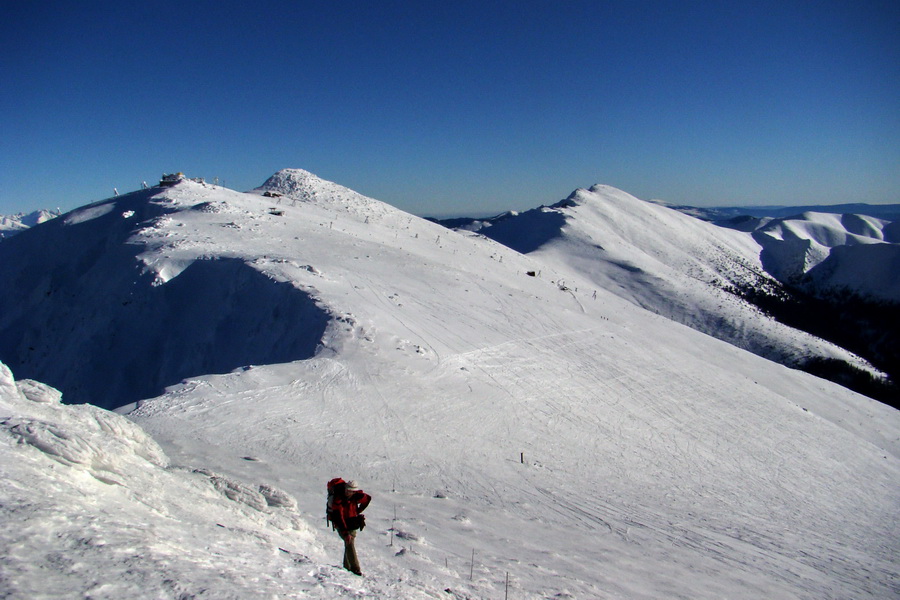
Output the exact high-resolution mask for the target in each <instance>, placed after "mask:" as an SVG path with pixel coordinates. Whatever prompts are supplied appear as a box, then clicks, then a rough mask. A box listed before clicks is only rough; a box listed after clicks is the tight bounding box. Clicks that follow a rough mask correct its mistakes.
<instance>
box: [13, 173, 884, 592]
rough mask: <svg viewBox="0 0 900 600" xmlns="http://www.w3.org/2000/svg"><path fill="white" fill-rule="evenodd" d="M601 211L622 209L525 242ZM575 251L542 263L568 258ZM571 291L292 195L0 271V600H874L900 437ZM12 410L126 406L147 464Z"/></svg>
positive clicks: (805, 385) (235, 203)
mask: <svg viewBox="0 0 900 600" xmlns="http://www.w3.org/2000/svg"><path fill="white" fill-rule="evenodd" d="M598 193H603V194H606V195H612V196H614V197H618V196H619V194H620V193H618V192H615V193H614V192H613V191H611V190H600V191H594V192H589V193H588V194H582V196H583V197H578V198H574V199H573V202H572V203H571V204H572V206H569V207H558V209H554V210H556V216H554V217H552V218H554V219H556V220H557V221H558V220H560V219H562V220H565V218H566V216H567V214H571V213H573V212H574V213H584V214H587V213H589V212H591V211H596V210H598V209H597V207H596V206H594V205H593V204H594V203H593V200H594V198H592V197H591V195H592V194H598ZM279 194H280V195H279ZM619 199H620V200H622V199H621V198H619ZM622 202H623V203H624V205H625V206H630V201H629V200H628V199H627V198H625V199H623V200H622ZM619 210H625V209H624V208H622V209H619ZM566 211H568V212H566ZM523 215H524V213H523ZM661 215H662V213H660V214H654V213H647V214H645V215H643V217H642V218H644V219H646V220H652V219H654V218H659V219H662V221H661V222H660V223H656V224H655V225H654V227H656V226H659V227H663V226H665V227H667V228H668V229H664V231H668V232H669V234H670V235H672V236H676V235H679V236H681V237H679V238H678V240H677V241H674V238H673V241H672V242H671V244H670V245H669V246H667V247H666V249H667V251H671V252H675V251H677V250H681V252H680V253H678V254H677V255H676V257H677V260H678V261H679V264H680V265H682V266H683V268H686V269H688V270H689V271H690V272H695V273H696V275H697V277H696V279H698V280H701V281H707V282H708V281H709V280H716V281H719V282H721V283H722V284H723V285H727V284H728V283H731V284H734V283H736V282H739V281H743V279H740V277H743V276H746V277H747V278H748V280H753V279H755V278H759V277H761V276H762V275H760V273H761V270H758V269H757V266H758V265H757V264H754V263H753V262H752V261H751V260H750V257H748V256H744V255H743V254H742V252H743V251H744V248H743V246H742V245H741V244H742V243H743V242H738V241H733V240H739V239H742V238H739V237H738V232H725V231H724V230H723V232H722V233H721V236H722V237H717V236H713V237H702V238H701V237H698V238H693V239H692V238H691V236H692V235H693V233H689V232H685V231H682V228H683V227H687V226H686V225H684V224H681V222H680V221H673V222H669V223H668V225H665V223H666V222H667V219H664V218H663V217H662V216H661ZM535 216H537V215H535ZM571 220H572V221H573V222H574V221H584V222H585V223H586V222H588V220H587V219H571ZM635 222H637V219H636V220H635ZM649 223H651V221H648V224H649ZM556 224H557V225H558V223H556ZM578 227H579V228H581V229H578V230H577V231H575V230H574V229H572V230H571V231H570V230H566V229H565V228H563V229H562V230H560V228H559V227H557V228H556V232H557V233H556V234H555V235H556V238H554V239H555V240H557V242H559V243H562V244H565V243H569V241H567V240H566V239H565V238H566V237H571V238H572V239H574V237H573V236H574V235H576V234H577V235H578V236H581V238H582V239H581V240H580V241H584V240H586V239H588V238H586V237H585V236H589V235H592V234H593V233H595V231H594V230H589V229H586V228H585V227H586V226H585V225H584V224H583V223H582V224H579V225H578ZM524 230H525V231H528V232H529V233H531V234H534V233H535V232H534V230H532V229H531V228H524ZM548 231H549V232H552V231H553V229H552V228H551V227H548ZM560 232H561V233H560ZM544 233H547V232H544ZM685 233H687V237H685V236H684V235H682V234H685ZM629 235H630V236H632V240H631V241H633V242H634V244H635V247H637V241H638V238H639V237H640V235H642V234H641V233H640V232H637V231H631V232H629ZM544 237H545V238H546V237H547V236H546V235H545V236H544ZM538 239H540V238H539V237H538V236H536V235H535V237H534V240H535V241H537V240H538ZM623 239H625V238H623ZM666 239H668V238H666ZM626 241H627V240H626ZM726 242H727V243H726ZM544 246H546V244H544ZM685 249H688V251H683V250H685ZM548 250H549V249H548ZM597 251H598V252H600V249H597ZM603 252H605V253H606V255H608V256H614V255H615V253H616V252H622V253H625V246H624V245H622V246H616V245H614V244H610V243H607V244H606V245H604V246H603ZM707 252H710V253H712V254H711V255H710V256H711V257H715V259H712V258H711V259H709V260H707V259H704V260H703V261H700V262H699V263H696V262H692V257H693V256H695V255H697V254H699V253H707ZM735 257H738V258H739V259H737V258H735ZM620 258H621V261H620V262H621V263H622V264H621V265H620V267H619V268H621V269H623V270H625V271H626V272H627V271H629V269H631V270H632V271H631V272H636V271H634V269H643V270H647V271H648V272H649V268H650V267H651V266H653V268H654V269H657V268H658V267H656V266H655V265H654V263H653V262H652V261H653V260H654V257H653V256H652V255H648V256H631V257H629V256H625V255H624V254H623V255H622V256H621V257H620ZM717 261H723V263H722V264H723V265H724V266H723V267H722V268H721V269H719V268H715V265H717V264H718V262H717ZM745 261H749V262H745ZM577 266H578V265H577V264H575V265H573V264H571V263H569V262H564V261H557V260H556V259H555V258H553V256H552V254H551V252H549V251H548V252H545V253H541V252H532V253H531V254H527V255H526V254H522V253H519V252H516V251H514V250H512V249H510V248H508V247H506V246H503V245H501V244H498V243H496V242H493V241H491V240H489V239H486V238H485V237H484V236H482V235H478V234H474V233H471V232H454V231H450V230H447V229H446V228H444V227H441V226H439V225H437V224H434V223H431V222H429V221H426V220H423V219H419V218H417V217H414V216H412V215H409V214H406V213H403V212H401V211H399V210H396V209H394V208H392V207H390V206H389V205H386V204H384V203H381V202H378V201H376V200H373V199H369V198H364V197H362V196H359V195H358V194H355V193H354V192H352V191H350V190H347V189H346V188H342V187H341V186H337V185H336V184H332V183H330V182H324V181H322V180H319V179H318V178H316V177H315V176H313V175H311V174H309V173H306V172H304V171H298V170H293V171H285V172H281V173H279V174H277V175H276V176H275V177H273V178H272V179H270V180H269V181H268V182H267V183H266V184H265V185H264V186H263V187H261V188H259V189H257V190H255V191H253V192H250V193H238V192H233V191H230V190H226V189H223V188H218V187H215V186H209V185H205V184H201V183H196V182H192V181H183V182H180V183H178V184H177V185H175V186H174V187H172V188H169V189H159V188H157V189H152V190H146V191H141V192H135V193H133V194H128V195H123V196H119V197H117V198H112V199H109V200H105V201H102V202H98V203H96V204H93V205H90V206H87V207H83V208H81V209H78V210H76V211H72V212H71V213H68V214H66V215H63V216H62V217H61V218H59V219H55V220H54V221H51V222H49V223H45V224H43V225H41V226H39V227H35V228H33V229H31V230H29V231H27V232H24V233H23V234H21V235H18V236H16V237H14V238H12V239H10V240H6V241H4V242H3V244H0V281H3V282H4V287H3V289H2V291H0V303H2V304H0V359H2V360H3V362H5V363H6V364H7V365H9V366H10V367H12V372H13V373H14V374H15V376H16V377H18V378H20V381H18V382H17V383H13V382H12V378H11V376H10V375H9V373H8V371H6V370H3V371H2V372H0V375H2V376H0V380H2V381H0V398H2V400H0V411H2V413H0V452H2V453H3V458H2V461H0V465H2V467H0V468H2V469H3V479H2V483H0V494H2V496H0V522H2V524H3V527H2V528H0V530H2V531H3V533H2V534H0V544H2V548H0V553H2V554H3V555H4V556H5V557H6V558H5V559H4V561H3V563H2V565H0V569H2V576H3V580H4V582H5V585H6V587H7V588H8V589H9V590H10V591H9V593H8V597H11V598H26V597H27V598H33V597H42V596H43V597H53V596H54V595H60V592H62V593H64V594H68V595H73V596H91V597H98V598H103V597H123V596H130V597H179V596H181V597H190V596H195V597H203V596H204V595H205V596H208V597H216V598H243V597H247V596H248V595H251V594H256V595H260V596H265V597H285V598H287V597H294V596H297V595H302V596H304V597H310V598H334V597H348V598H349V597H353V598H382V599H400V598H404V599H405V598H437V597H441V598H445V597H446V598H489V597H499V596H500V595H501V594H503V593H504V591H505V587H506V582H507V580H508V582H509V584H508V585H509V597H510V598H603V597H607V598H660V597H683V598H687V597H689V598H701V599H702V598H721V597H731V598H759V597H770V598H823V597H825V598H827V597H831V598H838V597H856V598H865V597H871V598H881V597H889V596H891V595H896V594H897V593H898V591H900V590H898V587H897V581H898V576H900V563H898V560H897V556H898V553H897V542H896V540H897V539H900V525H898V522H897V519H896V515H897V514H898V512H897V509H898V508H900V490H898V487H897V486H896V482H897V481H898V479H900V417H898V414H900V413H898V412H897V411H896V410H894V409H891V408H889V407H887V406H885V405H883V404H880V403H877V402H875V401H872V400H870V399H868V398H866V397H863V396H860V395H858V394H855V393H853V392H851V391H849V390H847V389H845V388H842V387H840V386H837V385H835V384H832V383H829V382H827V381H824V380H822V379H819V378H816V377H813V376H811V375H808V374H805V373H802V372H799V371H796V370H791V369H787V368H785V367H783V366H781V365H778V364H776V363H773V362H771V361H768V360H765V359H763V358H760V357H759V356H756V355H754V354H751V353H749V352H746V351H744V350H742V349H740V348H737V347H735V346H734V345H731V344H728V343H724V342H722V341H720V340H717V339H714V338H713V337H710V336H708V335H704V334H702V333H700V332H697V331H695V330H694V329H691V328H688V327H685V326H683V325H681V324H679V323H675V322H673V321H672V320H670V319H667V318H664V317H663V316H660V315H657V314H655V313H653V312H651V311H647V310H645V309H643V308H640V307H639V306H636V305H635V304H634V303H633V302H631V301H628V300H625V299H623V298H621V297H620V296H619V295H618V294H619V292H616V293H614V292H613V291H611V290H609V289H607V288H608V287H610V286H614V285H616V282H617V280H616V278H615V274H614V272H613V271H610V272H608V273H606V274H605V275H604V277H606V279H605V280H600V279H595V278H594V277H595V276H596V277H599V276H600V275H599V274H595V273H591V272H588V271H583V272H579V269H577V268H575V267H577ZM738 267H740V268H738ZM674 280H675V277H674V276H672V281H673V282H672V283H671V285H672V286H675V285H676V282H675V281H674ZM622 281H625V280H622ZM601 283H602V284H603V285H601ZM691 285H693V284H691ZM691 285H684V286H683V288H681V289H683V290H684V291H683V292H682V293H685V294H687V293H694V292H693V291H692V290H693V288H692V287H691ZM663 289H665V288H663ZM629 293H631V294H633V295H634V296H638V295H640V294H641V293H643V292H642V291H640V290H632V291H631V292H629ZM741 310H743V309H741ZM785 339H787V338H785ZM804 339H806V338H804ZM809 344H810V348H815V349H819V350H817V351H822V352H836V353H841V352H842V351H840V350H839V349H835V348H832V347H830V346H828V345H821V344H820V343H819V342H816V341H810V342H809ZM842 356H844V358H846V359H847V360H855V359H853V357H851V356H849V355H848V354H846V353H845V354H843V355H842ZM860 364H862V363H860ZM3 373H5V374H3ZM217 373H218V374H217ZM29 379H38V380H45V381H47V382H48V383H52V384H53V385H55V386H58V387H59V388H61V389H62V391H63V397H64V398H67V399H68V400H72V398H69V395H70V394H71V395H74V396H75V397H76V398H75V399H80V400H93V401H96V402H98V403H101V401H102V403H104V404H106V405H107V406H113V405H116V404H119V403H120V402H123V401H135V404H134V405H132V406H129V407H123V408H121V409H120V412H122V413H127V414H128V416H129V418H130V419H131V421H133V422H135V423H137V424H138V425H140V427H141V428H142V430H143V431H145V432H147V433H149V434H150V435H152V437H153V440H155V443H153V442H151V441H150V440H148V439H147V438H146V437H144V436H143V434H142V433H141V430H138V429H136V428H132V427H130V426H129V425H125V424H124V423H127V422H125V421H122V420H119V419H116V418H115V416H114V415H108V413H105V412H103V411H101V410H100V409H96V408H91V407H79V406H69V407H67V406H61V405H58V404H57V403H55V402H54V401H53V400H54V398H55V395H54V393H53V392H52V391H51V390H49V389H48V388H46V387H45V386H42V385H40V384H37V383H34V382H32V381H28V380H29ZM23 380H25V381H23ZM163 392H164V393H163ZM152 396H156V397H152ZM155 444H159V446H160V449H157V448H156V446H155ZM61 459H62V460H61ZM335 475H342V476H344V477H351V478H354V479H357V480H359V481H360V483H361V484H362V486H363V487H364V488H365V489H366V491H368V492H369V493H371V494H372V495H373V496H374V498H375V500H374V501H373V503H372V505H371V507H370V508H369V510H368V511H367V514H368V516H369V518H368V527H367V528H366V529H365V530H364V531H363V532H362V533H361V535H360V537H359V539H358V542H357V545H358V547H359V551H360V557H361V562H362V566H363V571H364V573H365V576H364V577H363V578H362V579H359V578H356V577H355V576H354V575H352V574H349V573H346V572H343V571H342V570H341V569H339V568H338V567H337V566H336V565H338V564H339V562H340V552H341V544H340V541H339V540H338V538H337V536H335V535H334V534H333V533H332V532H331V531H330V530H329V529H327V528H326V527H325V526H324V524H323V522H322V520H321V519H322V516H323V510H324V506H323V504H324V484H325V482H326V481H327V480H328V479H329V478H331V477H333V476H335ZM248 590H249V591H248Z"/></svg>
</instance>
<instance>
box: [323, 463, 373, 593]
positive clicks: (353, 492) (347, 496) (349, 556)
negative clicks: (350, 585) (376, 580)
mask: <svg viewBox="0 0 900 600" xmlns="http://www.w3.org/2000/svg"><path fill="white" fill-rule="evenodd" d="M371 501H372V496H370V495H369V494H367V493H365V492H364V491H362V490H361V489H359V486H357V485H356V482H355V481H352V480H351V481H344V480H343V479H341V478H340V477H337V478H335V479H332V480H331V481H329V482H328V506H327V509H326V515H327V518H328V520H329V521H330V522H331V526H332V528H333V529H334V530H335V531H337V532H338V535H340V536H341V539H342V540H344V568H345V569H347V570H348V571H350V572H352V573H355V574H357V575H362V571H361V569H360V568H359V558H358V557H357V555H356V534H358V533H359V532H360V531H362V529H363V528H364V527H365V526H366V518H365V516H363V514H362V512H363V511H364V510H366V507H367V506H369V502H371Z"/></svg>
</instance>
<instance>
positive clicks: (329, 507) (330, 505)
mask: <svg viewBox="0 0 900 600" xmlns="http://www.w3.org/2000/svg"><path fill="white" fill-rule="evenodd" d="M339 485H347V482H346V481H344V480H343V479H342V478H340V477H335V478H334V479H332V480H331V481H329V482H328V485H327V486H326V488H327V490H328V502H327V504H326V505H325V523H326V524H328V523H330V524H331V528H332V529H337V524H338V523H340V522H341V517H340V515H339V514H338V513H337V508H336V507H335V505H334V493H335V488H336V487H337V486H339Z"/></svg>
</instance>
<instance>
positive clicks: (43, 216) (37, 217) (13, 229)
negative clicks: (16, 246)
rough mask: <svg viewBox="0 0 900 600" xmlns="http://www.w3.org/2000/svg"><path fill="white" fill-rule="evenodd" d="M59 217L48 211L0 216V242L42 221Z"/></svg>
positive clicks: (56, 213)
mask: <svg viewBox="0 0 900 600" xmlns="http://www.w3.org/2000/svg"><path fill="white" fill-rule="evenodd" d="M57 216H59V212H58V211H57V212H50V211H49V210H36V211H34V212H30V213H16V214H14V215H0V241H2V240H3V239H5V238H10V237H12V236H14V235H15V234H17V233H21V232H23V231H25V230H26V229H28V228H29V227H34V226H35V225H38V224H39V223H43V222H44V221H49V220H50V219H53V218H55V217H57Z"/></svg>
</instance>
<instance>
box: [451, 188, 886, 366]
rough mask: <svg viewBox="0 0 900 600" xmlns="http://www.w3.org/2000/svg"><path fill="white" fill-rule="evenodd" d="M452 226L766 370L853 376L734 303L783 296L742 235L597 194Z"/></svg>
mask: <svg viewBox="0 0 900 600" xmlns="http://www.w3.org/2000/svg"><path fill="white" fill-rule="evenodd" d="M870 221H871V222H873V223H875V222H878V221H877V220H876V219H870ZM461 225H463V226H464V227H465V228H467V229H470V230H474V231H477V232H479V233H481V234H483V235H485V236H487V237H489V238H491V239H493V240H496V241H498V242H500V243H502V244H504V245H506V246H508V247H510V248H513V249H515V250H517V251H519V252H523V253H526V254H528V255H529V256H531V257H533V258H535V259H536V260H539V261H540V262H541V263H544V264H548V265H553V266H554V267H555V268H556V269H557V270H559V271H561V272H570V273H573V274H574V275H577V276H579V277H583V278H585V279H586V280H587V281H588V282H590V285H591V286H593V287H594V288H597V289H604V290H607V291H610V292H612V293H614V294H616V295H618V296H620V297H622V298H624V299H626V300H628V301H630V302H632V303H634V304H636V305H638V306H640V307H643V308H646V309H648V310H651V311H653V312H655V313H658V314H660V315H663V316H665V317H667V318H669V319H672V320H674V321H677V322H679V323H683V324H685V325H688V326H690V327H692V328H694V329H696V330H698V331H702V332H703V333H706V334H708V335H712V336H714V337H717V338H719V339H722V340H725V341H728V342H730V343H732V344H735V345H736V346H738V347H740V348H744V349H746V350H749V351H751V352H753V353H755V354H758V355H760V356H763V357H766V358H769V359H771V360H775V361H778V362H781V363H783V364H786V365H790V366H803V365H804V364H806V363H808V362H810V361H821V360H828V361H832V360H837V361H842V362H846V363H848V364H852V365H854V366H857V367H860V366H862V364H861V362H860V361H859V359H858V358H857V357H854V356H851V355H850V353H848V352H846V351H845V350H841V349H839V348H838V347H836V346H835V345H834V344H832V343H829V342H826V341H824V340H822V339H820V338H818V337H815V336H813V335H810V334H808V333H805V332H803V331H800V330H798V329H795V328H792V327H788V326H786V325H783V324H782V323H780V322H778V321H776V320H774V319H773V318H771V317H767V316H765V315H763V314H762V313H761V312H760V310H759V309H758V308H757V307H756V306H755V305H753V304H751V303H750V302H748V301H746V300H744V299H743V298H744V296H746V295H747V292H748V291H749V290H752V291H753V293H754V294H765V295H769V296H775V297H777V296H779V295H780V294H783V293H784V292H783V290H782V286H781V284H780V283H779V281H778V280H777V279H776V278H775V277H774V276H773V275H772V274H771V271H773V270H776V269H775V268H774V265H775V261H774V260H770V259H769V256H770V255H771V254H772V253H771V252H769V253H766V252H762V253H761V250H760V246H759V242H758V241H757V239H755V238H754V236H751V235H750V234H749V233H744V232H742V231H734V230H731V229H726V228H722V227H717V226H715V225H712V224H710V223H707V222H705V221H701V220H698V219H696V218H693V217H691V216H688V215H686V214H683V213H682V212H680V211H677V210H674V209H672V208H669V207H666V206H663V205H660V204H658V203H653V202H644V201H641V200H638V199H637V198H635V197H634V196H632V195H630V194H627V193H626V192H623V191H621V190H618V189H615V188H612V187H609V186H602V185H597V186H594V187H592V188H590V189H578V190H576V191H575V192H573V193H572V194H571V195H570V196H569V197H568V198H567V199H565V200H563V201H561V202H559V203H557V204H554V205H553V206H549V207H540V208H537V209H534V210H530V211H527V212H523V213H521V214H515V215H508V214H507V215H501V216H500V217H498V218H496V219H491V220H488V221H477V222H472V223H467V224H461ZM761 231H762V230H761ZM766 231H768V229H766ZM769 246H774V243H772V244H769ZM783 255H784V253H782V254H781V255H779V256H783ZM891 278H894V279H895V278H896V276H893V275H892V276H891V277H890V278H889V279H891Z"/></svg>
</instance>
